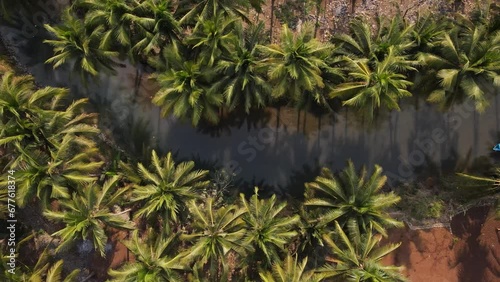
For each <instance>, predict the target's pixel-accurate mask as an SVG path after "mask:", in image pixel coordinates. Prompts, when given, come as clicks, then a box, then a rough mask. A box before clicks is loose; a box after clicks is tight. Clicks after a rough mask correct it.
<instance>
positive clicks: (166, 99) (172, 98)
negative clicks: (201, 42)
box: [153, 54, 224, 126]
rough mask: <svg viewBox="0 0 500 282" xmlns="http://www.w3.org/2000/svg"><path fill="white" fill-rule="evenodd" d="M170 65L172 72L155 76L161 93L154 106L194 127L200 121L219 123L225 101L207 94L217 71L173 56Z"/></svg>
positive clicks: (154, 101)
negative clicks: (189, 120)
mask: <svg viewBox="0 0 500 282" xmlns="http://www.w3.org/2000/svg"><path fill="white" fill-rule="evenodd" d="M170 55H172V54H170ZM169 64H170V66H171V68H170V69H168V70H166V71H165V72H162V73H160V74H158V75H156V76H155V78H156V80H157V81H158V83H159V84H160V86H161V89H160V90H159V91H158V93H156V94H155V97H154V98H153V103H155V104H156V105H158V106H160V107H161V113H162V115H163V116H167V115H169V114H173V115H174V116H176V117H178V118H182V119H187V118H189V119H191V123H192V124H193V125H194V126H196V125H198V123H199V122H200V120H201V119H204V120H206V121H208V122H211V123H213V124H216V123H218V121H219V119H220V117H219V108H220V106H221V105H222V103H223V101H224V97H223V95H222V93H216V92H213V91H208V89H209V87H210V86H211V83H212V78H213V76H214V70H213V69H212V68H210V67H208V66H206V65H204V64H202V63H200V62H199V61H185V60H184V59H182V58H181V57H179V56H172V58H171V59H170V60H169Z"/></svg>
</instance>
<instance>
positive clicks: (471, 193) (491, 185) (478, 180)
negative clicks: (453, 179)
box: [458, 168, 500, 218]
mask: <svg viewBox="0 0 500 282" xmlns="http://www.w3.org/2000/svg"><path fill="white" fill-rule="evenodd" d="M458 175H459V176H461V177H464V178H465V179H468V180H473V183H472V184H469V183H466V182H465V183H462V184H461V187H460V188H462V190H463V191H464V192H466V195H467V198H468V199H480V198H483V197H490V196H494V197H497V200H496V204H495V210H496V217H497V218H500V197H499V196H500V168H495V176H493V177H486V176H478V175H470V174H466V173H458Z"/></svg>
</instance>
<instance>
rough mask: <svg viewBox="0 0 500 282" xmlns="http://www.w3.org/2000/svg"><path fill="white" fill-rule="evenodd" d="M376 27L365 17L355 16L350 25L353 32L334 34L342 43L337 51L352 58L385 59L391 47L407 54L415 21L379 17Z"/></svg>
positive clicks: (334, 41)
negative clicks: (411, 23) (407, 21)
mask: <svg viewBox="0 0 500 282" xmlns="http://www.w3.org/2000/svg"><path fill="white" fill-rule="evenodd" d="M376 22H377V25H376V28H375V29H372V28H371V26H370V25H369V22H368V21H366V20H365V19H363V18H359V17H358V18H355V19H354V20H353V21H351V23H350V25H349V29H350V34H340V35H336V36H334V37H333V38H332V42H333V43H335V44H337V45H339V46H340V48H339V49H337V50H336V51H337V52H338V53H339V54H341V55H346V56H349V57H350V58H353V59H368V60H370V61H371V60H375V59H377V60H378V61H382V60H383V59H384V58H385V56H386V55H387V53H388V51H389V47H392V49H393V51H394V52H396V53H397V54H405V53H406V52H407V51H409V50H410V48H411V47H412V46H413V44H414V43H413V41H412V40H411V33H412V31H413V26H412V25H407V24H406V23H404V21H403V19H402V18H401V17H400V16H396V17H393V18H392V19H391V20H390V21H387V20H386V19H384V18H382V17H377V18H376Z"/></svg>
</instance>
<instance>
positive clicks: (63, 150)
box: [14, 134, 103, 207]
mask: <svg viewBox="0 0 500 282" xmlns="http://www.w3.org/2000/svg"><path fill="white" fill-rule="evenodd" d="M18 150H19V151H20V153H21V154H22V157H21V158H20V159H19V160H18V161H17V162H16V164H15V165H14V167H16V168H19V170H18V172H17V175H18V177H17V181H18V190H17V199H18V201H19V202H18V204H19V206H20V207H24V206H26V205H27V204H28V203H29V201H30V200H32V199H33V198H34V197H36V198H38V199H40V200H41V203H42V205H43V206H45V205H46V204H48V203H49V202H50V199H53V198H69V197H70V193H71V191H72V190H73V191H74V190H76V187H78V185H80V184H85V183H90V182H92V181H94V180H96V179H97V175H96V174H95V173H96V172H97V170H98V169H99V168H100V167H101V166H102V164H103V162H102V161H95V160H94V158H96V157H98V149H97V148H96V147H95V144H94V143H93V142H92V141H90V140H88V139H86V138H84V137H78V136H75V135H73V134H66V135H65V136H64V137H63V139H62V140H61V143H60V144H57V147H56V148H54V149H52V148H51V149H49V150H48V152H45V151H43V150H39V149H30V150H25V149H22V148H20V147H19V148H18Z"/></svg>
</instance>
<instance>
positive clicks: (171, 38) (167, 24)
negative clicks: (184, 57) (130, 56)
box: [129, 0, 181, 54]
mask: <svg viewBox="0 0 500 282" xmlns="http://www.w3.org/2000/svg"><path fill="white" fill-rule="evenodd" d="M136 11H137V15H130V16H129V17H130V18H131V20H132V21H133V22H135V23H136V24H138V25H140V26H141V27H142V29H143V30H144V31H145V36H141V37H138V39H137V40H136V41H137V43H136V44H135V45H134V46H133V47H132V49H134V50H140V53H144V54H149V53H150V52H152V51H154V50H158V53H161V51H162V50H163V49H164V48H165V46H166V45H167V44H172V45H174V46H175V45H177V44H178V41H180V35H181V28H180V25H179V23H178V21H177V20H176V19H175V17H174V15H173V11H174V7H173V2H172V1H169V0H146V1H143V2H142V3H139V4H138V6H137V8H136ZM175 49H177V48H175ZM155 52H156V51H155Z"/></svg>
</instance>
